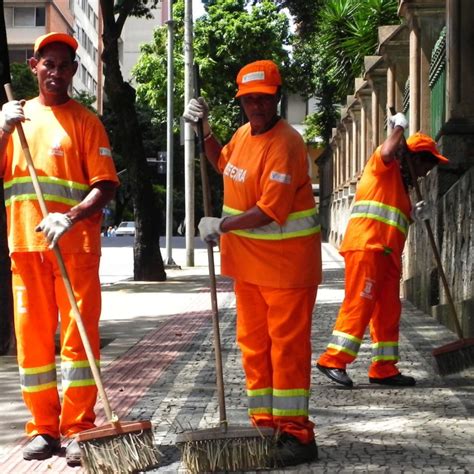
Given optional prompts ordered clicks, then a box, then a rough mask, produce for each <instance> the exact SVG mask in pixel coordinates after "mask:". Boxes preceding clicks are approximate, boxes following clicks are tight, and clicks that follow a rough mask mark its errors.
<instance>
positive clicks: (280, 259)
mask: <svg viewBox="0 0 474 474" xmlns="http://www.w3.org/2000/svg"><path fill="white" fill-rule="evenodd" d="M250 132H251V130H250V125H249V124H245V125H243V126H242V127H240V128H239V129H238V130H237V132H236V133H235V134H234V136H233V137H232V139H231V141H230V142H229V143H228V144H227V145H226V146H225V147H224V148H223V149H222V152H221V155H220V157H219V161H218V166H219V169H220V171H221V172H222V173H223V179H224V206H225V207H229V208H232V209H233V210H237V211H239V212H244V211H246V210H248V209H250V208H252V207H253V206H255V205H257V206H258V207H259V208H260V209H261V210H262V211H263V212H264V213H265V214H267V215H268V216H269V217H271V218H272V219H273V220H274V221H275V222H276V223H277V224H279V225H280V226H282V225H283V224H285V222H286V221H287V218H288V216H289V215H290V213H295V212H297V211H305V210H308V209H314V207H315V202H314V197H313V193H312V189H311V181H310V177H309V175H308V161H307V152H306V147H305V145H304V142H303V140H302V138H301V136H300V134H299V133H298V132H297V131H296V130H295V129H293V127H291V126H290V125H289V124H288V123H287V122H286V121H285V120H283V119H280V120H279V121H278V122H277V124H276V125H275V126H274V127H273V128H272V129H270V130H269V131H267V132H265V133H263V134H261V135H252V134H251V133H250ZM221 270H222V273H223V274H224V275H228V276H230V277H233V278H235V279H238V280H243V281H246V282H249V283H253V284H256V285H262V286H269V287H274V288H298V287H307V286H313V285H317V284H318V283H319V282H320V280H321V240H320V233H319V232H317V233H314V234H311V235H307V236H302V237H295V238H288V239H282V240H260V239H254V238H247V237H242V236H240V235H237V234H236V233H233V232H229V233H226V234H224V235H222V237H221Z"/></svg>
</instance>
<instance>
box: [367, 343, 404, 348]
mask: <svg viewBox="0 0 474 474" xmlns="http://www.w3.org/2000/svg"><path fill="white" fill-rule="evenodd" d="M396 346H398V342H374V343H373V344H372V347H373V348H377V347H396Z"/></svg>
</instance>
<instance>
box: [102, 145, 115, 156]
mask: <svg viewBox="0 0 474 474" xmlns="http://www.w3.org/2000/svg"><path fill="white" fill-rule="evenodd" d="M99 155H100V156H110V157H112V152H111V150H110V148H105V147H103V146H101V147H99Z"/></svg>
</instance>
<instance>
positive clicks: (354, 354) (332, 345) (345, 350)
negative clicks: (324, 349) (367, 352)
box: [328, 343, 357, 357]
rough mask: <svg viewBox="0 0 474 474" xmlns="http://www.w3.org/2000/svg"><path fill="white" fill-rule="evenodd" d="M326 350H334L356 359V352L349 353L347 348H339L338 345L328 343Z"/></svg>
mask: <svg viewBox="0 0 474 474" xmlns="http://www.w3.org/2000/svg"><path fill="white" fill-rule="evenodd" d="M328 348H331V349H335V350H336V351H339V352H345V353H346V354H349V355H351V356H355V357H357V352H354V351H351V350H350V349H348V348H347V347H344V346H339V345H338V344H332V343H329V344H328Z"/></svg>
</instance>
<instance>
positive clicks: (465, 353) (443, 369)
mask: <svg viewBox="0 0 474 474" xmlns="http://www.w3.org/2000/svg"><path fill="white" fill-rule="evenodd" d="M390 113H391V114H392V115H395V113H396V112H395V109H394V108H393V107H391V108H390ZM407 164H408V169H409V171H410V175H411V179H412V181H413V186H414V187H415V193H416V198H417V199H418V201H422V200H423V196H422V195H421V191H420V186H419V185H418V179H417V176H416V173H415V170H414V168H413V163H412V161H411V160H409V159H407ZM423 222H424V224H425V228H426V233H427V234H428V240H429V241H430V244H431V248H432V250H433V254H434V257H435V260H436V264H437V266H438V272H439V275H440V277H441V281H442V282H443V287H444V292H445V293H446V299H447V300H448V307H449V311H450V312H449V314H450V315H451V320H452V322H453V324H454V327H455V329H456V333H457V335H458V337H459V339H458V340H457V341H454V342H451V343H449V344H445V345H444V346H441V347H438V348H436V349H434V350H433V351H432V354H433V357H434V358H435V361H436V365H437V368H438V372H439V373H440V375H448V374H454V373H457V372H460V371H461V370H464V369H467V368H469V367H473V366H474V339H473V338H470V339H466V338H464V336H463V332H462V329H461V325H460V324H459V318H458V315H457V312H456V307H455V306H454V301H453V298H452V296H451V291H450V289H449V285H448V280H447V278H446V274H445V273H444V270H443V264H442V263H441V257H440V254H439V251H438V247H437V246H436V241H435V239H434V236H433V231H432V229H431V225H430V222H429V221H428V220H424V221H423Z"/></svg>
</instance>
